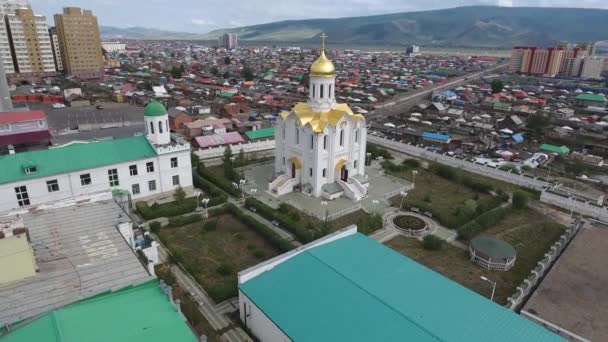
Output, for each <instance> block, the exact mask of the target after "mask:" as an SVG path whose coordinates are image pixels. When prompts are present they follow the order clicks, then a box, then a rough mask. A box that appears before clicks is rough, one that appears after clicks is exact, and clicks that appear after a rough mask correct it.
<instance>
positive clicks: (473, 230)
mask: <svg viewBox="0 0 608 342" xmlns="http://www.w3.org/2000/svg"><path fill="white" fill-rule="evenodd" d="M508 214H509V210H508V209H505V208H495V209H492V210H489V211H486V212H485V213H483V214H481V215H479V216H478V217H477V218H476V219H475V220H473V221H470V222H468V223H466V224H464V225H462V226H461V227H460V228H459V229H458V238H459V239H462V240H470V239H472V238H474V237H475V236H477V235H478V234H479V233H481V232H482V231H484V230H486V229H488V228H490V227H492V226H494V225H496V224H497V223H498V222H500V221H502V219H504V218H505V217H506V216H507V215H508Z"/></svg>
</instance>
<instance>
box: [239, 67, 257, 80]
mask: <svg viewBox="0 0 608 342" xmlns="http://www.w3.org/2000/svg"><path fill="white" fill-rule="evenodd" d="M241 77H243V78H244V79H245V81H253V78H254V77H255V76H254V75H253V70H251V68H250V67H248V66H246V67H244V68H243V70H241Z"/></svg>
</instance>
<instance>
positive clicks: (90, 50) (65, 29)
mask: <svg viewBox="0 0 608 342" xmlns="http://www.w3.org/2000/svg"><path fill="white" fill-rule="evenodd" d="M55 27H56V28H57V36H58V38H59V50H60V53H61V59H62V64H63V69H64V70H65V71H66V72H67V73H68V75H71V76H76V77H79V78H82V79H100V78H103V74H104V69H103V54H102V47H101V38H100V37H99V25H98V23H97V17H96V16H94V15H93V13H92V12H91V11H90V10H83V9H80V8H78V7H66V8H64V9H63V13H62V14H56V15H55Z"/></svg>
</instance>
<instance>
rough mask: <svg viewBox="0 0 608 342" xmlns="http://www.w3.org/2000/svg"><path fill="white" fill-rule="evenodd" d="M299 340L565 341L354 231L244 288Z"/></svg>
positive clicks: (378, 341) (280, 265) (273, 318)
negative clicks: (352, 233)
mask: <svg viewBox="0 0 608 342" xmlns="http://www.w3.org/2000/svg"><path fill="white" fill-rule="evenodd" d="M240 289H241V291H243V293H244V294H245V295H246V296H247V297H248V298H250V299H251V300H252V301H253V302H254V303H255V304H256V305H257V306H258V307H259V308H260V309H261V310H262V311H263V312H264V314H265V315H267V316H268V317H269V318H270V320H271V321H272V322H274V323H275V324H276V325H277V326H278V327H280V329H281V330H282V331H283V332H284V333H285V334H287V335H288V337H289V338H290V339H291V340H293V341H295V342H301V341H350V342H358V341H362V342H363V341H365V342H368V341H376V342H384V341H387V342H388V341H390V342H394V341H404V340H407V341H416V342H425V341H433V342H436V341H444V342H456V341H458V342H461V341H468V342H518V341H536V342H546V341H565V340H563V339H562V338H561V337H559V336H557V335H555V334H553V333H551V332H549V331H548V330H545V329H544V328H543V327H541V326H538V325H536V324H534V323H532V322H530V321H528V320H527V319H525V318H523V317H520V316H519V315H517V314H516V313H514V312H512V311H510V310H508V309H506V308H504V307H502V306H500V305H497V304H496V303H493V302H490V301H489V300H488V299H486V298H485V297H482V296H480V295H479V294H477V293H475V292H473V291H471V290H469V289H466V288H465V287H463V286H461V285H459V284H457V283H455V282H453V281H451V280H449V279H447V278H445V277H443V276H442V275H440V274H438V273H435V272H433V271H431V270H429V269H428V268H426V267H424V266H422V265H420V264H418V263H416V262H415V261H413V260H411V259H409V258H406V257H404V256H403V255H401V254H399V253H397V252H395V251H393V250H392V249H390V248H387V247H385V246H384V245H382V244H380V243H378V242H376V241H374V240H372V239H370V238H368V237H366V236H364V235H362V234H355V235H352V236H349V237H345V238H341V239H339V240H336V241H334V242H330V243H327V244H324V245H321V246H318V247H314V248H312V249H309V250H307V251H304V252H302V253H300V254H298V255H296V256H293V257H291V258H290V259H288V260H286V261H284V262H283V263H281V264H279V265H277V266H276V267H274V268H273V269H272V270H270V271H266V272H264V273H262V274H260V275H259V276H257V277H255V278H253V279H251V280H249V281H247V282H245V283H243V284H241V285H240Z"/></svg>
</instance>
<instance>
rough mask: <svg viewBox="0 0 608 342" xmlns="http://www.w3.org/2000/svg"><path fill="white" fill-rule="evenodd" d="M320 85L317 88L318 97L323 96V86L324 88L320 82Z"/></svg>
mask: <svg viewBox="0 0 608 342" xmlns="http://www.w3.org/2000/svg"><path fill="white" fill-rule="evenodd" d="M320 87H321V88H319V97H320V98H323V90H324V89H323V88H324V87H323V85H322V84H321V85H320Z"/></svg>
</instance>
